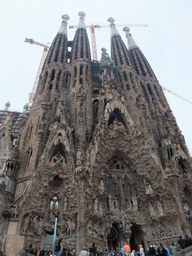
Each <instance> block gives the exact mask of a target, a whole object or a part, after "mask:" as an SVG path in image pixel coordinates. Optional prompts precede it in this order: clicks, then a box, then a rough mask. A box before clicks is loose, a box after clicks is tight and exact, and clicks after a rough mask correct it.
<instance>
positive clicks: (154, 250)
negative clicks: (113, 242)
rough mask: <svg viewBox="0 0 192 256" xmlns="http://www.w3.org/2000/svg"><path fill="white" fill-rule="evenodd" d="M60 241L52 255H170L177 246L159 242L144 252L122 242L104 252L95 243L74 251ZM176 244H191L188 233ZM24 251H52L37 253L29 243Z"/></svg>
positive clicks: (49, 255)
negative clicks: (120, 246)
mask: <svg viewBox="0 0 192 256" xmlns="http://www.w3.org/2000/svg"><path fill="white" fill-rule="evenodd" d="M61 241H62V238H58V239H57V240H56V241H55V245H54V251H55V255H54V256H157V255H158V256H171V254H175V253H177V252H178V249H177V246H176V245H175V244H174V243H172V245H171V246H170V248H168V247H167V246H166V245H163V244H160V245H159V246H155V245H150V247H149V248H148V250H147V251H146V252H145V251H144V248H143V245H139V250H137V251H136V250H134V249H133V250H131V247H130V246H129V245H128V244H127V243H124V246H123V247H122V248H121V249H116V250H106V251H104V252H102V251H97V249H96V247H95V244H93V245H92V247H91V248H88V249H87V248H85V247H84V248H83V249H82V251H80V252H79V253H76V251H75V250H72V251H70V250H66V249H65V248H63V249H62V250H61ZM178 244H179V247H180V250H183V249H185V248H187V247H189V246H191V245H192V238H191V237H189V236H188V235H186V236H185V238H182V236H180V237H179V240H178ZM26 252H28V253H30V254H33V255H36V256H52V252H45V251H44V249H40V251H39V253H37V251H36V250H34V249H33V248H32V244H30V245H29V247H28V248H27V249H26Z"/></svg>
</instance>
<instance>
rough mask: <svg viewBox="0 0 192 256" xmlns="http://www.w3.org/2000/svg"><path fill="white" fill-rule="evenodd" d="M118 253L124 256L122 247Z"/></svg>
mask: <svg viewBox="0 0 192 256" xmlns="http://www.w3.org/2000/svg"><path fill="white" fill-rule="evenodd" d="M119 253H120V255H121V256H125V252H124V250H123V247H122V248H121V249H120V252H119Z"/></svg>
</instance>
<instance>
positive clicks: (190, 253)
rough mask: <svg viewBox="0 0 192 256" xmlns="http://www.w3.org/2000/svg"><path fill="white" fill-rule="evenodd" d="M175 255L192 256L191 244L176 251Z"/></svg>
mask: <svg viewBox="0 0 192 256" xmlns="http://www.w3.org/2000/svg"><path fill="white" fill-rule="evenodd" d="M175 256H192V246H190V247H188V248H186V249H185V250H182V251H180V252H178V253H176V254H175Z"/></svg>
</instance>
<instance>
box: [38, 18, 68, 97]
mask: <svg viewBox="0 0 192 256" xmlns="http://www.w3.org/2000/svg"><path fill="white" fill-rule="evenodd" d="M68 20H69V16H68V15H67V14H64V15H63V16H62V23H61V26H60V28H59V30H58V32H57V34H56V36H55V38H54V40H53V42H52V44H51V46H50V48H49V52H48V54H47V57H46V60H45V62H44V66H43V68H42V72H41V75H40V79H39V84H38V89H37V92H36V94H43V96H42V97H44V98H46V99H48V95H49V96H50V95H52V94H57V93H58V94H59V93H60V91H61V84H62V80H63V76H64V74H65V69H66V64H67V58H68V55H67V54H68V52H67V21H68ZM56 67H57V68H56ZM52 92H53V93H52Z"/></svg>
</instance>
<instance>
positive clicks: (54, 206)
mask: <svg viewBox="0 0 192 256" xmlns="http://www.w3.org/2000/svg"><path fill="white" fill-rule="evenodd" d="M57 215H58V201H57V197H56V196H54V197H53V200H52V201H51V204H50V219H54V218H55V216H57Z"/></svg>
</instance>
